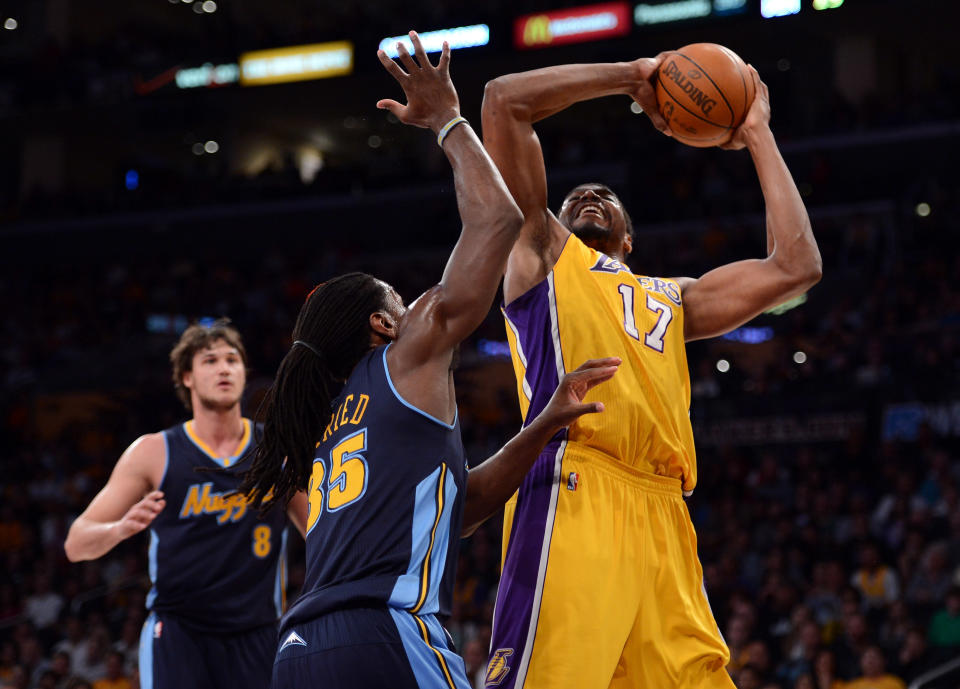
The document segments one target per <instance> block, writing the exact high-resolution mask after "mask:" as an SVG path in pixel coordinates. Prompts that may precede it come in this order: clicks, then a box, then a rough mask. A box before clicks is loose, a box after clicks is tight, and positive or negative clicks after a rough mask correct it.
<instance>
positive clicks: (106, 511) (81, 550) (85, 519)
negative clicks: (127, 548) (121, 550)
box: [63, 433, 167, 562]
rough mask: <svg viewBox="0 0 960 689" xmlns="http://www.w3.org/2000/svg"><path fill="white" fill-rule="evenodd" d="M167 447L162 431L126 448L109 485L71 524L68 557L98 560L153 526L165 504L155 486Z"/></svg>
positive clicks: (76, 560) (68, 537)
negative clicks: (154, 488) (123, 542)
mask: <svg viewBox="0 0 960 689" xmlns="http://www.w3.org/2000/svg"><path fill="white" fill-rule="evenodd" d="M166 451H167V450H166V446H165V442H164V439H163V435H162V434H161V433H153V434H150V435H145V436H143V437H142V438H140V439H138V440H137V441H136V442H135V443H133V444H132V445H131V446H130V447H128V448H127V450H126V451H125V452H124V453H123V455H121V457H120V459H119V460H118V461H117V465H116V466H115V467H114V468H113V473H111V474H110V479H109V480H108V481H107V485H105V486H104V487H103V489H102V490H101V491H100V492H99V493H98V494H97V496H96V497H95V498H94V499H93V501H92V502H91V503H90V505H89V506H87V509H85V510H84V511H83V513H82V514H81V515H80V516H79V517H77V518H76V519H75V520H74V522H73V524H71V525H70V531H69V532H68V533H67V540H66V542H65V543H64V544H63V547H64V550H65V551H66V554H67V559H68V560H70V561H71V562H78V561H80V560H95V559H96V558H98V557H101V556H102V555H104V554H106V553H108V552H109V551H110V550H112V549H113V547H114V546H116V545H117V544H118V543H119V542H120V541H122V540H125V539H127V538H130V537H131V536H134V535H136V534H138V533H140V532H141V531H143V530H144V529H146V528H147V527H148V526H150V524H151V523H152V522H153V520H154V519H155V518H156V516H157V515H158V514H160V511H161V510H163V508H164V507H165V506H166V501H165V500H164V498H163V493H162V492H161V491H159V490H153V487H154V486H156V485H158V484H159V481H160V476H161V475H162V473H163V462H164V457H165V455H166Z"/></svg>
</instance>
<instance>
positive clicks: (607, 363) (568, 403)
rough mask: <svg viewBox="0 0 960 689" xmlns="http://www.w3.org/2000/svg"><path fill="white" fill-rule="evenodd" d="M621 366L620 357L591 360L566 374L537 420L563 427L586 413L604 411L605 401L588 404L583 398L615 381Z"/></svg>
mask: <svg viewBox="0 0 960 689" xmlns="http://www.w3.org/2000/svg"><path fill="white" fill-rule="evenodd" d="M620 364H621V360H620V359H619V358H617V357H608V358H606V359H590V360H589V361H587V362H585V363H583V364H581V365H580V366H579V367H577V369H576V370H574V371H571V372H570V373H567V374H566V375H564V376H563V378H561V379H560V384H559V385H558V386H557V389H556V390H555V391H554V393H553V397H551V398H550V401H549V402H547V406H546V407H544V410H543V411H542V412H540V416H539V417H538V418H537V420H540V419H541V418H542V419H543V422H544V423H547V424H550V425H551V426H555V427H557V428H563V427H565V426H569V425H570V424H571V423H573V422H574V421H576V420H577V419H578V418H579V417H581V416H583V415H584V414H593V413H596V412H602V411H603V402H589V403H586V404H584V402H583V398H584V397H585V396H586V394H587V392H588V391H589V390H590V389H591V388H593V387H594V386H596V385H599V384H600V383H602V382H604V381H607V380H610V379H611V378H613V375H614V374H615V373H616V372H617V369H618V368H619V367H620Z"/></svg>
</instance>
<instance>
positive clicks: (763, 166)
mask: <svg viewBox="0 0 960 689" xmlns="http://www.w3.org/2000/svg"><path fill="white" fill-rule="evenodd" d="M750 72H751V75H752V76H753V78H754V81H755V83H756V94H757V95H756V98H755V99H754V102H753V105H752V106H751V108H750V110H749V112H748V113H747V117H746V119H745V121H744V123H743V125H741V126H740V128H739V129H738V130H737V131H736V132H735V134H734V137H733V139H732V140H731V142H730V143H729V144H727V145H726V146H725V148H731V149H739V148H744V147H746V148H747V149H748V150H749V152H750V156H751V158H752V159H753V164H754V166H755V167H756V170H757V177H758V178H759V180H760V188H761V190H762V191H763V199H764V202H765V204H766V223H767V228H766V229H767V257H766V258H764V259H751V260H745V261H737V262H735V263H730V264H727V265H725V266H721V267H719V268H715V269H714V270H711V271H710V272H708V273H705V274H704V275H703V276H701V277H700V278H699V279H693V278H679V279H678V283H679V284H680V289H681V293H682V295H683V313H684V337H685V339H686V340H687V341H690V340H698V339H702V338H705V337H715V336H717V335H722V334H723V333H726V332H729V331H731V330H733V329H734V328H736V327H738V326H740V325H742V324H743V323H746V322H747V321H749V320H750V319H751V318H754V317H755V316H758V315H759V314H761V313H762V312H763V311H765V310H767V309H769V308H772V307H774V306H776V305H778V304H781V303H783V302H784V301H787V300H788V299H791V298H793V297H795V296H797V295H799V294H802V293H803V292H805V291H806V290H808V289H809V288H810V287H812V286H813V285H815V284H816V283H817V282H819V280H820V276H821V274H822V263H821V259H820V251H819V249H818V248H817V242H816V239H814V236H813V230H812V228H811V226H810V218H809V217H808V216H807V210H806V208H805V207H804V205H803V200H802V199H801V198H800V192H799V191H797V185H796V184H795V183H794V181H793V177H792V176H791V175H790V170H789V169H787V164H786V163H785V162H784V160H783V157H782V156H781V155H780V151H779V149H778V148H777V142H776V140H775V139H774V137H773V133H772V132H771V131H770V98H769V93H768V90H767V86H766V84H764V83H763V82H762V81H760V76H759V75H758V74H757V72H756V70H755V69H753V68H752V67H751V68H750Z"/></svg>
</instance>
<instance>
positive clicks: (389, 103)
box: [377, 98, 407, 120]
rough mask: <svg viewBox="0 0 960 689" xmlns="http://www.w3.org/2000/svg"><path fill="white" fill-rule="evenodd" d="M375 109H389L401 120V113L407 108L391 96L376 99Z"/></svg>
mask: <svg viewBox="0 0 960 689" xmlns="http://www.w3.org/2000/svg"><path fill="white" fill-rule="evenodd" d="M377 109H378V110H389V111H390V112H392V113H393V115H394V117H396V118H397V119H398V120H403V113H404V111H405V110H406V109H407V106H405V105H401V104H400V103H398V102H397V101H395V100H393V99H392V98H383V99H381V100H378V101H377Z"/></svg>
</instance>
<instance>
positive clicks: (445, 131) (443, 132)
mask: <svg viewBox="0 0 960 689" xmlns="http://www.w3.org/2000/svg"><path fill="white" fill-rule="evenodd" d="M466 121H467V118H466V117H460V115H457V116H456V117H454V118H453V119H452V120H450V121H449V122H447V123H446V124H445V125H443V127H442V128H441V129H440V133H439V134H437V145H438V146H440V148H443V140H444V139H446V138H447V134H449V133H450V132H451V131H452V130H453V128H454V127H456V126H457V125H458V124H461V123H464V122H466Z"/></svg>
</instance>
